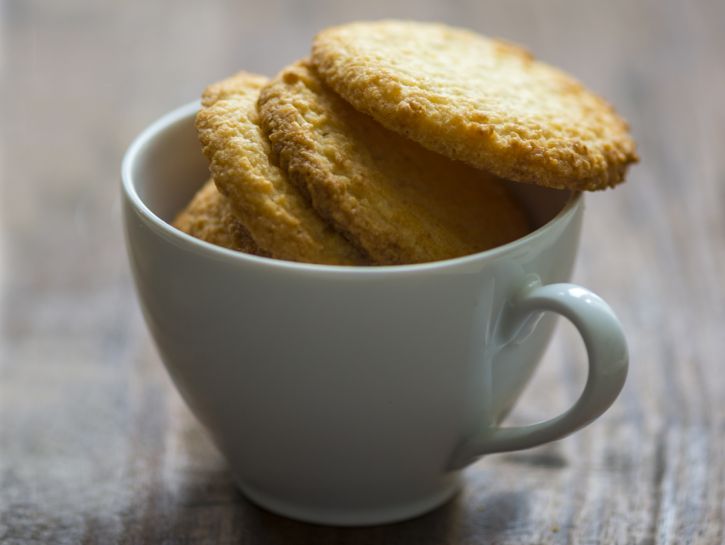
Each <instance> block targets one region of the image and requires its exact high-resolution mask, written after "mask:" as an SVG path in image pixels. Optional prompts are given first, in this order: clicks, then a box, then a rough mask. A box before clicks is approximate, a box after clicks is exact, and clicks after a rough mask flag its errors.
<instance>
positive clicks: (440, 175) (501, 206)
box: [258, 61, 528, 264]
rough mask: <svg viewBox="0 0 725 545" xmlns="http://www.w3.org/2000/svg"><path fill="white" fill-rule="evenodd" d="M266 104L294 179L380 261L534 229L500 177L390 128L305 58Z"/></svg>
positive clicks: (475, 245) (266, 93)
mask: <svg viewBox="0 0 725 545" xmlns="http://www.w3.org/2000/svg"><path fill="white" fill-rule="evenodd" d="M258 107H259V113H260V116H261V123H262V127H263V128H264V130H265V132H266V133H267V136H268V137H269V140H270V142H271V144H272V147H273V148H274V150H275V152H277V154H278V156H279V162H280V166H281V167H282V168H284V169H285V171H286V173H287V176H288V178H289V179H290V181H291V182H293V183H294V184H296V185H297V186H298V187H299V188H300V189H301V190H302V191H304V192H305V193H307V194H308V195H309V197H310V200H311V202H312V205H313V206H314V208H315V210H316V211H317V212H318V213H319V214H320V215H322V216H323V217H325V218H326V219H327V220H328V221H330V222H331V223H332V224H334V225H335V227H336V228H337V229H338V230H339V231H341V232H343V233H345V235H346V236H347V238H348V239H349V240H351V241H353V242H355V243H356V244H357V245H358V246H360V247H362V248H363V250H364V251H365V252H367V254H368V255H369V256H370V257H371V258H372V259H373V260H374V261H376V262H378V263H381V264H403V263H418V262H425V261H436V260H440V259H446V258H452V257H458V256H462V255H467V254H471V253H475V252H479V251H482V250H486V249H488V248H491V247H494V246H498V245H501V244H504V243H507V242H510V241H511V240H514V239H516V238H518V237H520V236H522V235H524V234H525V233H526V232H527V231H528V223H527V220H526V217H525V214H524V212H523V210H522V209H521V208H520V206H519V205H518V203H517V202H516V201H515V200H514V199H513V197H512V196H511V195H510V193H509V192H508V191H507V189H506V187H505V186H504V184H503V183H502V182H501V181H500V180H498V179H495V178H494V177H493V176H491V175H489V174H487V173H485V172H483V171H480V170H478V169H474V168H472V167H469V166H468V165H465V164H464V163H461V162H459V161H452V160H450V159H448V158H446V157H444V156H442V155H440V154H437V153H434V152H431V151H429V150H427V149H425V148H423V147H422V146H420V145H419V144H416V143H415V142H413V141H412V140H409V139H407V138H404V137H402V136H400V135H398V134H396V133H394V132H392V131H389V130H387V129H385V128H384V127H383V126H381V125H380V124H379V123H377V122H376V121H375V120H373V119H372V118H370V117H369V116H367V115H364V114H362V113H360V112H358V111H357V110H355V109H354V108H353V107H352V106H350V105H349V104H348V103H347V102H345V101H344V100H342V99H341V98H340V97H339V96H338V95H336V94H335V93H333V92H332V91H331V90H329V89H328V88H326V87H324V86H323V85H322V83H321V81H320V79H319V78H318V76H317V75H316V74H315V72H314V71H313V70H312V69H311V68H310V67H309V65H308V64H307V63H306V62H305V61H302V62H299V63H297V64H295V65H292V66H290V67H288V68H286V69H285V70H283V71H282V72H281V73H280V74H279V75H278V76H277V78H276V79H275V80H273V81H272V82H271V83H270V84H269V85H268V86H266V87H265V88H264V89H262V91H261V93H260V97H259V103H258Z"/></svg>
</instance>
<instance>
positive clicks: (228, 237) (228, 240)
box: [173, 180, 262, 255]
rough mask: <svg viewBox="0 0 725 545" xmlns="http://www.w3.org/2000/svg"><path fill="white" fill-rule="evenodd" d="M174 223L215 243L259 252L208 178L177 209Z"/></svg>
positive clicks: (251, 252) (182, 229) (231, 248)
mask: <svg viewBox="0 0 725 545" xmlns="http://www.w3.org/2000/svg"><path fill="white" fill-rule="evenodd" d="M173 226H174V227H176V228H177V229H180V230H181V231H184V232H185V233H187V234H189V235H191V236H193V237H196V238H199V239H201V240H204V241H206V242H209V243H211V244H216V245H217V246H223V247H224V248H229V249H230V250H237V251H239V252H245V253H248V254H256V255H262V253H261V252H260V250H259V248H258V247H257V245H256V244H255V243H254V241H253V240H252V237H250V236H249V233H248V232H247V230H246V229H245V228H244V226H243V225H242V224H241V223H239V221H238V220H237V218H236V217H235V216H234V214H233V212H232V208H231V206H230V205H229V202H228V201H227V200H226V199H225V198H224V196H223V195H222V194H221V193H219V191H217V188H216V186H215V185H214V181H213V180H208V181H207V182H206V183H205V184H204V186H203V187H202V188H201V189H200V190H199V191H198V192H197V193H196V195H194V198H192V199H191V202H189V204H188V205H187V206H186V208H184V210H182V211H181V212H179V214H178V215H177V216H176V219H174V222H173Z"/></svg>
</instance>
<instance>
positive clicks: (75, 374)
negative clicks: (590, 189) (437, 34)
mask: <svg viewBox="0 0 725 545" xmlns="http://www.w3.org/2000/svg"><path fill="white" fill-rule="evenodd" d="M379 18H406V19H418V20H435V21H442V22H447V23H450V24H453V25H459V26H465V27H469V28H472V29H474V30H476V31H479V32H481V33H484V34H487V35H490V36H495V37H501V38H505V39H507V40H510V41H513V42H518V43H521V44H523V45H525V46H526V47H527V48H529V49H530V50H531V51H532V52H534V54H535V55H536V56H537V57H538V58H540V59H543V60H545V61H547V62H549V63H551V64H554V65H557V66H559V67H561V68H563V69H565V70H567V71H569V72H571V73H572V74H574V75H575V76H576V77H577V78H578V79H580V80H581V81H583V82H584V83H585V84H586V85H587V86H589V87H590V88H592V89H593V90H594V91H596V92H597V93H599V94H601V95H603V96H604V97H605V98H607V99H608V100H609V101H610V102H611V103H613V104H614V105H615V106H616V108H617V110H618V111H619V112H620V113H621V114H622V115H623V116H624V117H625V118H627V119H629V120H630V121H631V124H632V131H633V134H634V136H635V138H636V140H637V141H638V144H639V152H640V155H641V157H642V163H641V164H640V165H637V166H635V167H634V168H633V169H632V170H631V173H630V176H629V181H628V183H626V184H625V185H624V186H622V187H620V188H617V189H616V190H614V191H607V192H603V193H598V194H595V195H591V196H589V198H588V210H587V218H586V222H585V228H584V233H583V237H582V247H581V252H580V257H579V263H578V268H577V272H576V277H575V281H576V282H579V283H581V284H583V285H585V286H587V287H589V288H591V289H593V290H594V291H597V292H598V293H600V295H602V296H603V297H604V298H605V299H606V300H607V301H608V302H609V303H610V304H611V305H612V306H613V307H614V308H615V309H616V311H617V312H618V314H619V315H620V317H621V319H622V321H623V323H624V325H625V329H626V330H627V332H628V336H629V340H630V347H631V353H632V368H631V375H630V379H629V382H628V385H627V386H626V388H625V391H624V392H623V394H622V396H621V398H620V400H619V401H618V402H617V404H615V406H614V407H613V408H612V410H611V411H610V412H609V413H608V414H607V415H606V416H605V417H604V418H603V419H602V420H600V421H598V422H597V423H596V424H594V425H593V426H591V427H590V428H588V429H587V430H585V431H583V432H581V433H580V434H577V435H575V436H573V437H571V438H569V439H566V440H565V441H562V442H559V443H557V444H555V445H552V446H549V447H544V448H542V449H538V450H535V451H531V453H523V454H512V455H502V456H498V457H491V458H490V459H486V460H484V461H482V462H480V463H479V464H477V465H475V466H473V468H471V470H469V473H468V478H469V481H470V483H471V485H470V486H469V488H468V492H466V494H467V495H465V496H464V497H463V498H461V499H459V500H457V501H456V502H454V504H452V505H450V506H448V507H446V508H444V509H443V510H439V511H438V512H436V513H434V514H432V515H430V516H427V517H423V519H420V520H418V521H412V522H410V523H405V524H403V525H397V526H394V527H392V528H388V529H380V530H374V529H368V530H360V531H342V530H340V531H333V530H330V529H324V528H316V527H310V526H307V525H303V524H297V523H292V522H289V521H286V520H285V519H281V518H278V517H274V516H272V515H268V514H266V513H263V512H261V511H259V510H257V509H256V508H254V507H252V506H251V505H249V504H247V503H246V501H245V500H244V499H243V498H242V497H241V496H239V495H238V494H237V493H236V492H235V491H234V489H233V487H232V486H231V484H230V481H229V476H228V475H227V473H226V470H225V465H224V463H223V461H222V460H221V459H220V457H219V455H218V453H217V452H216V450H215V449H214V447H213V446H212V445H211V444H210V443H209V441H208V439H207V438H206V435H205V434H204V432H203V431H202V430H201V428H200V427H199V425H198V424H197V423H196V422H195V421H194V419H193V418H192V417H191V416H190V415H189V413H188V412H187V410H186V409H185V407H184V406H183V405H182V404H181V402H180V401H179V399H178V396H177V394H176V393H175V392H174V391H173V389H172V388H171V386H170V383H169V380H168V378H167V377H166V375H165V372H164V371H163V368H162V366H161V363H160V361H159V359H158V356H157V354H156V352H155V350H154V348H153V347H152V345H151V343H150V340H149V338H148V335H147V333H146V329H145V326H144V324H143V322H142V320H141V316H140V312H139V309H138V306H137V304H136V302H135V298H134V297H135V296H134V293H133V286H132V284H131V280H130V275H129V270H128V268H127V265H126V257H125V249H124V246H123V237H122V229H121V224H120V209H119V205H120V199H119V169H120V162H121V158H122V155H123V153H124V150H125V148H126V147H127V145H128V144H129V143H130V141H131V140H132V138H133V137H134V136H135V135H136V134H137V133H138V132H139V131H140V130H141V129H143V128H144V127H145V126H146V125H147V124H149V123H150V122H151V121H153V120H154V119H156V118H157V117H159V116H160V115H162V114H164V113H165V112H167V111H169V110H171V109H173V108H175V107H177V106H179V105H182V104H184V103H186V102H189V101H192V100H196V99H197V98H198V97H199V95H200V93H201V90H202V89H203V88H204V87H205V86H206V85H207V84H209V83H210V82H213V81H215V80H218V79H221V78H223V77H225V76H227V75H229V74H231V73H233V72H235V71H238V70H241V69H244V70H249V71H256V72H260V73H263V74H267V75H273V74H275V73H276V72H277V71H278V70H279V69H280V68H282V67H283V66H284V65H286V64H288V63H290V62H292V61H294V60H296V59H298V58H300V57H302V56H304V55H306V54H307V52H308V50H309V45H310V42H311V39H312V37H313V35H314V34H315V33H316V32H317V31H318V30H320V29H322V28H324V27H326V26H329V25H332V24H336V23H342V22H345V21H350V20H355V19H379ZM723 22H725V3H723V2H721V1H715V0H712V1H708V0H698V1H693V2H678V1H675V0H666V1H658V0H642V1H637V2H632V1H631V0H613V1H609V2H595V1H574V0H571V1H564V0H552V1H547V2H537V1H535V0H512V1H506V2H504V1H500V2H496V1H488V0H486V1H484V0H449V1H435V0H416V1H413V0H366V1H364V2H361V1H359V0H340V1H338V0H327V1H325V0H319V1H310V2H304V1H293V0H285V1H283V0H264V1H254V2H252V1H231V0H229V1H225V0H207V1H204V2H197V1H188V2H184V1H172V0H158V1H154V2H150V1H147V0H123V1H121V0H119V1H112V0H97V1H93V0H58V1H48V0H0V114H1V115H0V542H2V543H81V542H84V543H116V542H123V543H162V542H163V543H204V542H207V541H208V540H213V541H214V542H217V543H277V542H287V543H294V542H299V543H304V542H306V540H307V542H310V541H309V540H314V541H315V542H317V543H328V542H329V543H332V542H346V543H347V542H357V543H363V542H365V543H367V542H380V540H383V541H385V540H390V541H393V542H403V543H404V542H411V543H412V542H416V543H434V542H437V543H457V542H469V543H479V542H480V543H484V542H488V541H491V540H493V541H496V542H499V543H509V542H510V543H526V542H531V543H548V542H552V543H555V542H556V543H558V542H562V543H564V542H566V543H569V542H590V543H594V542H607V543H634V542H637V543H670V542H676V541H680V540H681V542H689V543H716V542H722V541H721V540H722V538H723V518H725V507H723V506H724V505H725V462H724V461H723V460H725V452H724V449H725V447H724V446H723V445H725V412H724V409H723V406H722V400H723V399H725V378H724V377H725V373H723V371H722V365H721V363H720V361H719V359H718V358H721V355H722V354H723V353H725V342H724V341H723V331H724V330H723V327H725V295H724V293H723V289H722V279H723V278H724V277H725V220H724V219H723V218H724V217H725V214H724V212H725V159H724V158H723V157H724V156H725V153H724V152H725V149H724V146H725V106H724V105H723V104H724V102H725V101H723V97H725V68H724V66H723V59H724V58H725V33H723V31H722V27H723ZM583 357H584V356H583V352H582V349H581V346H580V345H579V341H578V339H577V336H576V334H574V333H573V331H572V330H571V328H570V327H569V326H566V325H565V324H562V326H560V328H559V333H558V334H557V337H556V339H555V341H554V342H553V343H552V346H551V348H550V350H549V353H548V354H547V357H546V359H545V361H544V362H543V364H542V368H541V370H540V371H539V372H538V374H537V376H536V377H535V378H534V382H535V384H534V385H533V386H532V388H531V391H529V392H527V393H526V394H525V396H524V397H525V399H524V400H523V401H522V403H521V405H520V407H519V408H518V409H517V412H516V414H515V415H514V416H513V421H534V420H538V419H541V418H543V417H544V416H550V415H553V414H556V413H557V412H559V411H561V410H562V409H564V408H566V407H567V406H568V405H569V404H570V403H571V400H572V399H574V397H575V396H576V393H577V391H578V389H579V388H580V387H581V384H582V383H583V378H584V377H583V373H584V369H583V366H582V364H581V362H580V361H578V360H581V359H582V358H583ZM577 363H578V364H577ZM263 536H264V537H263ZM601 540H603V541H601ZM673 540H674V541H673Z"/></svg>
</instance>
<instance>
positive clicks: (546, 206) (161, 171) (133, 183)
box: [123, 102, 577, 231]
mask: <svg viewBox="0 0 725 545" xmlns="http://www.w3.org/2000/svg"><path fill="white" fill-rule="evenodd" d="M198 108H199V103H198V102H194V103H191V104H187V105H186V106H183V107H181V108H179V109H177V110H175V111H173V112H171V113H169V114H167V115H166V116H164V117H162V118H161V119H159V120H158V121H156V122H155V123H154V124H152V125H151V126H150V127H149V128H148V129H146V130H145V131H144V132H143V133H142V134H141V135H140V136H139V137H138V138H137V139H136V141H135V142H134V143H133V144H132V145H131V147H130V148H129V151H128V153H127V154H126V157H125V159H124V164H123V174H124V175H123V178H124V185H125V186H126V191H127V192H128V193H129V194H130V195H131V197H132V198H133V194H134V193H135V194H136V195H137V196H138V199H140V201H141V203H142V204H143V205H145V207H146V208H148V210H149V211H150V212H151V213H152V214H153V215H155V216H157V217H158V218H159V219H161V220H163V221H164V222H166V223H169V222H171V221H172V220H173V218H174V217H175V215H176V214H177V213H178V212H179V211H180V210H182V209H183V207H184V206H186V204H187V203H188V202H189V201H190V200H191V198H192V196H193V195H194V193H195V192H196V191H197V190H198V189H199V188H200V187H201V185H202V184H203V183H204V181H205V180H207V179H208V178H209V169H208V166H207V162H206V159H205V158H204V156H203V155H202V152H201V146H200V144H199V140H198V138H197V134H196V128H195V127H194V116H195V114H196V112H197V110H198ZM508 187H509V188H510V189H511V191H512V192H513V193H514V195H515V196H516V197H517V198H518V199H519V200H520V202H521V203H522V204H523V206H524V208H525V209H526V211H527V213H528V216H529V219H530V221H531V226H532V231H533V230H536V229H538V228H540V227H542V226H543V225H545V224H547V223H548V222H549V221H551V220H552V219H553V218H555V217H556V215H557V214H559V212H561V211H562V209H563V208H564V207H565V206H566V204H567V203H569V202H570V200H572V198H573V197H575V196H576V195H577V194H576V193H574V192H572V191H568V190H559V189H549V188H545V187H539V186H536V185H533V184H522V183H515V182H508Z"/></svg>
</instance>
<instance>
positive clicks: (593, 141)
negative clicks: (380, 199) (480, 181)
mask: <svg viewBox="0 0 725 545" xmlns="http://www.w3.org/2000/svg"><path fill="white" fill-rule="evenodd" d="M312 62H313V64H314V66H315V68H316V69H317V71H318V72H319V74H320V76H321V77H322V79H323V80H324V81H325V83H327V84H328V85H329V86H330V87H331V88H332V89H334V90H335V91H336V92H337V93H339V94H340V95H342V97H344V98H345V99H346V100H347V101H349V102H350V103H351V104H352V105H353V106H354V107H355V108H357V109H358V110H360V111H361V112H365V113H367V114H369V115H371V116H373V117H374V118H375V119H376V120H377V121H378V122H380V123H382V124H383V125H385V126H386V127H387V128H389V129H391V130H394V131H396V132H398V133H400V134H404V135H406V136H407V137H409V138H411V139H413V140H415V141H416V142H419V143H421V144H422V145H424V146H425V147H427V148H429V149H431V150H434V151H437V152H439V153H442V154H445V155H447V156H449V157H451V158H453V159H458V160H462V161H465V162H467V163H469V164H471V165H474V166H476V167H478V168H482V169H484V170H488V171H490V172H493V173H494V174H497V175H499V176H501V177H503V178H506V179H509V180H516V181H519V182H531V183H536V184H540V185H545V186H549V187H555V188H569V189H577V190H581V189H586V190H594V189H602V188H606V187H610V186H613V185H615V184H618V183H620V182H622V181H623V180H624V175H625V172H626V169H627V166H628V165H629V164H631V163H633V162H635V161H637V154H636V151H635V144H634V141H633V140H632V137H631V136H630V134H629V130H628V126H627V124H626V122H625V121H624V120H623V119H622V118H621V117H619V116H618V115H617V114H616V112H615V111H614V109H613V108H612V107H611V106H610V105H609V104H607V102H605V101H604V100H603V99H601V98H600V97H598V96H596V95H595V94H593V93H591V92H590V91H588V90H587V89H585V88H584V87H583V86H582V85H581V84H580V83H579V82H577V81H576V80H574V79H573V78H572V77H570V76H569V75H567V74H565V73H564V72H562V71H560V70H558V69H556V68H553V67H551V66H549V65H546V64H544V63H542V62H538V61H536V60H534V58H533V57H532V55H531V54H530V53H528V52H527V51H525V50H524V49H522V48H520V47H517V46H513V45H510V44H507V43H504V42H501V41H497V40H492V39H488V38H485V37H483V36H480V35H478V34H475V33H473V32H469V31H465V30H461V29H455V28H451V27H447V26H445V25H440V24H432V23H417V22H404V21H380V22H368V23H353V24H347V25H342V26H339V27H334V28H329V29H327V30H324V31H322V32H321V33H320V34H319V35H318V36H317V37H316V38H315V41H314V45H313V48H312Z"/></svg>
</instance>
